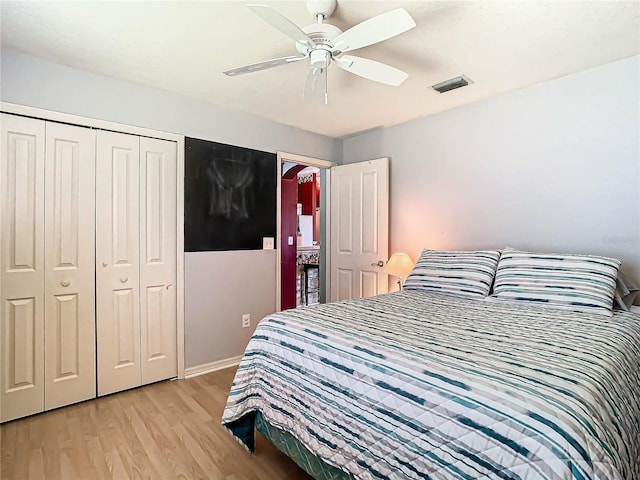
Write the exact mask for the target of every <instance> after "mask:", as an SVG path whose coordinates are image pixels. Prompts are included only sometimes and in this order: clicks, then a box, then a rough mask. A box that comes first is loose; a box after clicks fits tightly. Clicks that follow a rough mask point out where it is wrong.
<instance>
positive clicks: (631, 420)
mask: <svg viewBox="0 0 640 480" xmlns="http://www.w3.org/2000/svg"><path fill="white" fill-rule="evenodd" d="M614 280H615V279H614ZM222 423H223V424H224V426H225V427H226V428H227V429H228V430H229V431H230V432H231V433H232V434H233V436H234V437H235V438H236V439H237V440H238V441H239V442H240V443H241V444H242V445H244V446H245V448H246V449H247V450H249V451H253V449H254V440H255V437H254V436H255V431H256V429H257V430H258V431H260V432H261V433H262V434H263V435H265V436H266V437H267V438H268V439H269V440H271V441H272V442H273V443H274V444H275V445H276V446H277V447H278V448H279V449H280V450H282V451H283V452H285V453H286V454H287V455H288V456H290V457H291V458H293V459H294V460H295V461H296V462H297V463H298V464H299V465H300V466H301V467H302V468H303V469H304V470H306V471H307V472H308V473H310V475H312V476H313V477H314V478H316V479H319V480H320V479H322V480H325V479H351V478H358V479H423V478H429V479H458V478H460V479H480V478H482V479H484V478H487V479H489V478H496V479H507V478H509V479H585V480H587V479H624V480H638V479H640V460H639V459H640V316H639V315H637V314H634V313H630V312H616V313H615V314H614V315H613V316H606V315H599V314H590V313H576V312H573V311H563V310H555V309H545V308H540V307H538V306H536V305H529V304H526V303H524V304H523V303H520V304H518V303H516V302H492V301H488V300H487V299H486V298H465V297H460V296H455V295H450V294H443V293H438V292H433V291H424V290H404V291H401V292H396V293H390V294H385V295H380V296H377V297H372V298H367V299H358V300H350V301H346V302H338V303H333V304H326V305H319V306H313V307H305V308H300V309H295V310H289V311H286V312H281V313H277V314H273V315H270V316H268V317H266V318H264V319H263V320H262V321H261V322H260V323H259V325H258V326H257V328H256V331H255V333H254V335H253V337H252V338H251V340H250V342H249V344H248V346H247V349H246V352H245V354H244V356H243V358H242V360H241V362H240V364H239V367H238V371H237V374H236V377H235V380H234V383H233V385H232V387H231V391H230V394H229V398H228V402H227V405H226V408H225V411H224V414H223V418H222Z"/></svg>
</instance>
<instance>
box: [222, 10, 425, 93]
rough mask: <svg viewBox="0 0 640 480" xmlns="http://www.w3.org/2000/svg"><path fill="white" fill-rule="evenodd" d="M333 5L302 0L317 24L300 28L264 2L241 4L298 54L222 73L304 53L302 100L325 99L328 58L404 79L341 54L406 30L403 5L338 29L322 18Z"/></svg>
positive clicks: (353, 69) (238, 71) (394, 81)
mask: <svg viewBox="0 0 640 480" xmlns="http://www.w3.org/2000/svg"><path fill="white" fill-rule="evenodd" d="M336 5H337V2H336V0H309V1H307V11H308V12H309V13H310V14H311V15H312V16H313V17H314V19H315V20H316V21H317V23H314V24H311V25H308V26H306V27H303V28H299V27H298V26H297V25H295V24H294V23H293V22H291V21H290V20H289V19H288V18H286V17H284V16H283V15H281V14H280V13H279V12H277V11H276V10H274V9H273V8H271V7H269V6H268V5H255V4H252V5H247V7H248V8H250V9H251V10H252V11H253V12H254V13H255V14H257V15H258V16H260V17H261V18H262V19H263V20H264V21H266V22H267V23H269V24H270V25H271V26H272V27H274V28H276V29H277V30H280V32H282V33H283V34H285V35H287V36H288V37H289V38H291V39H293V40H294V41H295V48H296V50H297V51H298V53H299V54H300V56H289V57H281V58H274V59H271V60H265V61H262V62H258V63H253V64H250V65H245V66H242V67H237V68H232V69H230V70H226V71H225V72H223V73H225V74H226V75H229V76H235V75H242V74H245V73H251V72H256V71H259V70H265V69H268V68H273V67H277V66H280V65H286V64H288V63H293V62H298V61H301V60H304V59H306V58H309V62H310V67H309V73H308V75H307V81H306V82H305V89H304V98H305V100H315V99H316V98H321V99H322V101H323V103H325V104H326V103H327V99H328V92H327V69H328V68H329V65H330V64H331V63H332V61H333V62H334V63H335V64H336V65H337V66H338V67H339V68H341V69H343V70H346V71H347V72H350V73H353V74H355V75H358V76H360V77H363V78H367V79H369V80H373V81H374V82H379V83H383V84H385V85H392V86H398V85H400V84H401V83H402V82H404V81H405V80H406V78H407V77H408V76H409V75H408V74H407V73H405V72H403V71H401V70H398V69H397V68H394V67H392V66H390V65H386V64H384V63H380V62H376V61H375V60H369V59H367V58H362V57H356V56H354V55H344V53H346V52H349V51H351V50H357V49H359V48H364V47H367V46H369V45H374V44H376V43H379V42H382V41H384V40H387V39H389V38H392V37H395V36H397V35H400V34H401V33H404V32H406V31H407V30H410V29H411V28H413V27H415V26H416V23H415V22H414V21H413V19H412V18H411V15H409V14H408V13H407V11H406V10H405V9H403V8H397V9H395V10H391V11H390V12H386V13H382V14H380V15H377V16H375V17H373V18H370V19H368V20H365V21H364V22H361V23H359V24H357V25H355V26H354V27H351V28H349V29H348V30H346V31H344V32H343V31H342V30H340V29H339V28H338V27H336V26H335V25H331V24H329V23H324V20H325V19H326V18H328V17H329V16H331V14H332V13H333V12H334V10H335V8H336Z"/></svg>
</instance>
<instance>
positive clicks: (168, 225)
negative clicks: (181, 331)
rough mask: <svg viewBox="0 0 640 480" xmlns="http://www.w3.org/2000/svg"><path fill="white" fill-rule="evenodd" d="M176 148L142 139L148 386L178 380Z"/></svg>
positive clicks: (142, 310) (144, 329) (144, 363)
mask: <svg viewBox="0 0 640 480" xmlns="http://www.w3.org/2000/svg"><path fill="white" fill-rule="evenodd" d="M175 281H176V144H175V142H169V141H165V140H157V139H151V138H141V139H140V294H141V302H140V317H141V323H140V334H141V361H142V383H143V384H146V383H151V382H156V381H158V380H163V379H166V378H171V377H175V376H176V375H177V361H176V290H175Z"/></svg>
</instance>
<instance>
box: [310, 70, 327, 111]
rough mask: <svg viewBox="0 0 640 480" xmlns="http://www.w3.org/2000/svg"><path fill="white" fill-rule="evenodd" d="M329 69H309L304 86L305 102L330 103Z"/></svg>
mask: <svg viewBox="0 0 640 480" xmlns="http://www.w3.org/2000/svg"><path fill="white" fill-rule="evenodd" d="M328 100H329V97H328V92H327V68H314V67H311V68H310V69H309V75H307V81H306V82H305V84H304V101H305V102H314V103H324V104H325V105H326V104H327V103H328Z"/></svg>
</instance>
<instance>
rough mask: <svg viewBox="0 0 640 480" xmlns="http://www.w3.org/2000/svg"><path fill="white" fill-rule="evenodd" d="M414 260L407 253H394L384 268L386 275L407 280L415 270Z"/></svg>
mask: <svg viewBox="0 0 640 480" xmlns="http://www.w3.org/2000/svg"><path fill="white" fill-rule="evenodd" d="M413 265H414V264H413V260H411V257H410V256H409V255H407V254H406V253H394V254H393V255H391V258H389V261H388V262H387V264H386V265H385V266H384V273H388V274H389V275H395V276H396V277H401V278H405V277H406V276H407V275H409V274H410V273H411V270H412V269H413Z"/></svg>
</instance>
